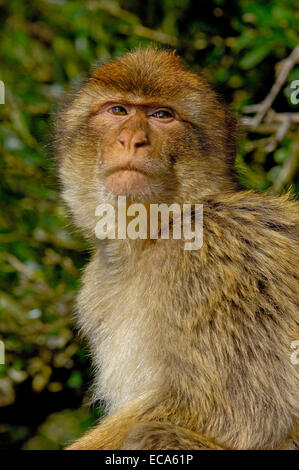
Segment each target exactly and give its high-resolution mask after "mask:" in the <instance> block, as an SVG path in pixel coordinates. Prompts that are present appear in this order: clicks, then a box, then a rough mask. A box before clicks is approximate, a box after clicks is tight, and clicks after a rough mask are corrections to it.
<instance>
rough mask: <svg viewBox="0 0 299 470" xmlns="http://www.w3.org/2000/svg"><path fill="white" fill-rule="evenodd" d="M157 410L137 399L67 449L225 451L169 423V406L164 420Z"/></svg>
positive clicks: (105, 419)
mask: <svg viewBox="0 0 299 470" xmlns="http://www.w3.org/2000/svg"><path fill="white" fill-rule="evenodd" d="M161 405H162V406H161ZM158 408H159V411H158V413H157V409H156V410H155V409H153V407H151V406H150V405H149V403H147V405H146V403H145V402H144V400H134V401H133V402H131V403H130V404H129V405H128V406H126V407H124V408H122V409H121V410H120V411H119V412H117V413H116V414H115V415H113V416H110V417H107V418H104V420H103V421H102V422H101V423H100V424H99V425H98V426H96V427H94V428H93V429H92V430H90V431H88V432H87V433H86V434H85V435H84V436H83V437H81V438H79V439H78V440H77V441H75V442H74V443H73V444H71V445H70V446H68V447H67V450H118V449H123V450H145V449H149V450H162V449H165V450H167V449H181V450H184V449H185V450H191V449H196V450H199V449H202V450H208V449H218V450H223V447H221V446H219V445H217V444H215V443H213V442H210V441H209V440H208V439H207V438H206V437H204V436H202V435H200V434H197V433H196V432H194V431H191V430H189V429H186V428H184V427H182V426H178V425H174V424H172V423H170V422H169V421H168V422H167V418H168V419H169V414H168V413H167V411H166V406H165V410H164V414H165V416H164V417H163V404H160V405H159V407H158Z"/></svg>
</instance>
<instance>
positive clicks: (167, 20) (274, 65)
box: [0, 0, 299, 449]
mask: <svg viewBox="0 0 299 470" xmlns="http://www.w3.org/2000/svg"><path fill="white" fill-rule="evenodd" d="M296 3H297V2H296V1H295V0H270V1H267V0H264V1H262V2H261V1H259V0H239V1H236V0H214V1H205V0H201V1H195V0H159V1H154V0H142V1H138V0H118V1H117V0H115V1H114V0H109V1H108V0H107V1H97V0H87V1H83V0H82V1H81V0H74V1H72V0H69V1H68V0H31V1H30V2H29V1H22V0H7V1H5V0H0V21H1V28H0V80H1V81H2V82H3V84H4V87H5V103H4V104H3V99H2V102H1V100H0V102H1V103H2V104H0V178H1V181H0V192H1V193H0V194H1V199H0V201H1V202H0V204H1V213H0V340H2V342H3V343H4V345H5V364H4V365H0V448H1V449H61V448H62V447H63V445H65V443H66V442H68V441H69V440H71V439H74V438H76V437H77V436H78V435H80V434H81V433H82V432H83V431H84V430H85V429H86V428H88V427H90V426H91V424H92V423H93V422H94V421H95V420H96V419H97V417H99V416H100V415H101V407H100V406H93V407H91V408H89V407H88V406H87V404H88V402H89V393H90V392H89V389H90V384H91V379H92V371H91V367H90V360H89V356H88V350H87V348H86V345H85V344H84V343H82V342H81V341H80V339H79V337H78V334H77V332H76V330H75V328H74V325H73V322H72V305H73V300H74V295H75V292H76V290H77V289H78V287H79V284H80V273H81V270H82V268H83V266H84V265H85V263H86V262H87V260H88V257H89V252H88V247H87V246H86V245H85V244H84V242H83V240H82V238H81V237H80V234H78V233H76V232H75V230H74V229H73V228H72V226H71V225H70V222H69V220H68V218H67V213H66V210H65V208H64V207H63V204H62V203H61V201H60V196H59V186H58V181H57V179H56V171H55V163H54V159H53V156H52V155H51V147H50V142H51V121H52V119H53V113H55V110H56V109H57V106H58V104H59V102H60V101H61V99H62V98H63V96H64V93H65V92H66V91H67V90H69V89H70V88H71V87H74V86H78V84H79V83H80V81H81V80H82V79H83V78H84V77H85V76H86V75H87V74H88V73H89V71H90V68H91V65H92V64H94V63H95V62H97V61H101V62H102V61H107V60H109V59H111V58H114V57H116V56H118V55H120V54H123V53H124V52H125V51H127V50H130V49H131V48H134V47H136V46H145V45H147V44H149V43H156V44H159V45H161V46H162V47H171V48H175V49H176V50H177V51H178V53H179V54H180V55H181V56H182V58H183V61H184V63H185V64H186V65H188V67H190V68H191V69H192V70H193V71H195V72H196V71H200V72H201V73H203V74H204V75H205V77H206V78H207V79H208V80H209V81H210V82H212V83H213V86H214V88H215V89H216V90H217V91H218V92H219V94H220V95H221V96H222V97H223V100H224V101H226V102H227V103H230V104H231V106H232V108H233V109H234V110H235V113H236V114H237V115H238V117H239V120H240V123H241V127H240V129H241V136H240V144H239V152H238V158H237V169H238V171H239V174H240V179H241V181H242V183H243V184H244V185H245V186H246V187H248V188H255V189H256V190H258V191H271V192H274V193H281V192H284V191H287V190H291V191H292V192H294V193H298V191H299V181H298V154H299V148H298V147H299V135H298V123H299V116H298V107H299V105H298V104H297V103H296V101H299V92H298V93H296V88H292V86H296V82H295V81H296V80H299V64H298V56H299V54H298V52H299V51H298V47H297V49H296V46H297V44H298V42H299V41H298V33H299V31H298V24H299V12H298V10H296V6H297V7H298V4H297V5H296ZM297 89H299V82H297ZM0 91H1V89H0ZM3 91H4V88H3V85H2V95H3ZM0 98H1V97H0ZM2 98H3V96H2Z"/></svg>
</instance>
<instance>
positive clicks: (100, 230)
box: [95, 196, 203, 250]
mask: <svg viewBox="0 0 299 470" xmlns="http://www.w3.org/2000/svg"><path fill="white" fill-rule="evenodd" d="M148 209H149V210H148ZM95 215H96V216H97V217H100V220H99V221H98V222H97V224H96V227H95V234H96V237H97V238H98V239H100V240H104V239H107V238H108V239H110V240H114V239H118V240H124V239H126V238H130V239H131V240H136V239H138V238H139V239H142V240H146V239H151V240H155V239H158V238H161V239H164V240H168V239H169V238H171V237H172V238H173V239H175V240H181V239H183V240H184V249H185V250H199V249H200V248H201V247H202V243H203V205H202V204H182V206H181V205H180V204H176V203H174V204H171V205H167V204H165V203H162V204H150V205H149V207H146V206H145V205H144V204H141V203H134V204H130V205H129V206H128V207H127V201H126V196H118V201H117V210H115V207H114V206H113V205H112V204H109V203H102V204H100V205H99V206H97V208H96V211H95ZM128 218H130V219H131V220H130V221H128Z"/></svg>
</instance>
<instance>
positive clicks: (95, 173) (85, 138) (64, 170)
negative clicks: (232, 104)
mask: <svg viewBox="0 0 299 470" xmlns="http://www.w3.org/2000/svg"><path fill="white" fill-rule="evenodd" d="M234 127H235V126H234V119H233V118H232V117H231V115H230V114H229V113H228V112H227V110H226V109H225V108H224V107H223V106H222V105H221V104H220V103H219V102H218V100H217V98H216V96H215V93H214V92H213V91H212V90H211V88H210V87H209V86H208V85H207V84H206V83H205V81H204V80H203V79H202V78H201V77H199V76H198V75H196V74H193V73H191V72H189V71H188V70H187V69H186V68H185V67H184V66H183V65H182V64H181V63H180V61H179V59H178V58H177V57H176V56H175V54H174V53H173V52H169V51H164V50H156V49H153V48H150V49H145V50H137V51H135V52H132V53H128V54H126V55H125V56H123V57H121V58H119V59H117V60H115V61H114V62H112V63H109V64H105V65H103V66H101V67H98V68H96V69H95V70H94V73H93V74H92V76H91V78H90V79H89V80H88V81H87V82H86V83H85V85H84V86H83V87H82V88H81V90H80V91H79V92H77V93H76V94H75V95H73V97H72V98H71V100H70V101H69V103H68V104H66V105H65V106H64V107H63V108H62V110H61V111H60V113H59V116H58V119H57V123H56V150H57V153H58V156H59V165H60V175H61V179H62V182H63V186H64V192H63V195H64V198H65V200H66V202H67V203H68V204H69V206H70V208H71V210H72V212H73V213H74V216H75V219H76V222H77V224H78V225H79V226H82V227H83V228H85V229H92V230H93V228H94V223H95V219H94V212H95V207H96V206H97V205H98V204H99V203H101V202H111V203H113V202H114V201H116V199H117V196H119V195H125V196H126V197H127V198H128V199H129V200H131V201H134V202H143V203H150V202H152V203H162V202H166V203H171V202H179V203H192V202H193V203H195V202H197V203H199V202H200V201H201V198H202V197H203V196H204V195H206V194H207V193H211V192H218V191H223V190H225V189H227V188H228V187H229V186H230V185H231V184H232V183H231V174H232V166H233V163H234V159H235V136H234Z"/></svg>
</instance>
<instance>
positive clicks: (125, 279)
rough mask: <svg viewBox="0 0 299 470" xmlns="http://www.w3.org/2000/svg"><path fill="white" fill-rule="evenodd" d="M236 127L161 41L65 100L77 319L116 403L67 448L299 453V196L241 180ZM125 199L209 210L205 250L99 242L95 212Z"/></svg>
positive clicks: (60, 132)
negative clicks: (76, 235)
mask: <svg viewBox="0 0 299 470" xmlns="http://www.w3.org/2000/svg"><path fill="white" fill-rule="evenodd" d="M236 135H237V125H236V119H235V118H234V116H233V113H232V112H231V111H230V110H229V109H228V107H227V106H226V105H225V104H223V103H222V102H221V100H220V99H219V98H218V96H217V94H216V92H215V91H214V90H213V89H212V87H211V86H210V85H209V84H208V83H207V82H206V81H205V79H204V78H203V77H201V75H200V74H195V73H193V72H191V71H189V70H188V69H187V68H186V67H185V66H184V65H183V64H182V62H181V60H180V58H179V57H178V56H177V55H176V52H174V51H169V50H164V49H159V48H155V47H148V48H144V49H142V48H140V49H136V50H134V51H131V52H127V53H126V54H125V55H123V56H122V57H119V58H117V59H115V60H114V61H112V62H108V63H105V64H103V65H101V66H98V67H96V68H95V69H94V70H93V72H92V74H91V76H90V78H89V79H88V80H87V81H86V82H85V84H84V85H83V86H82V87H81V89H80V90H79V91H77V92H75V93H74V94H73V95H72V96H71V98H70V99H69V100H67V102H66V104H64V105H62V106H61V109H60V111H59V112H58V115H57V119H56V124H55V141H54V142H55V153H56V156H57V161H58V168H59V177H60V180H61V184H62V197H63V199H64V201H65V202H66V204H67V206H68V207H69V209H70V212H71V214H72V216H73V218H74V222H75V224H76V225H77V226H78V227H79V228H80V229H81V230H82V232H83V234H84V235H85V236H86V239H87V240H88V241H89V243H90V246H91V247H92V255H91V260H90V261H89V263H88V264H87V266H86V269H85V271H84V274H83V278H82V287H81V289H80V291H79V294H78V297H77V303H76V309H75V310H76V312H75V316H76V321H77V324H78V327H79V329H80V331H81V332H82V334H83V335H84V336H85V337H86V338H87V339H88V342H89V347H90V351H91V354H92V357H93V363H94V368H95V382H94V396H95V400H101V401H103V402H104V403H105V406H106V416H105V417H104V418H103V419H102V420H101V421H100V422H99V424H97V425H96V426H95V427H94V428H92V429H91V430H89V431H88V432H87V433H86V434H85V435H83V436H82V437H80V438H79V439H78V440H76V441H75V442H74V443H72V444H70V445H69V446H68V447H67V449H71V450H84V449H91V450H93V449H97V450H117V449H126V450H143V449H148V450H160V449H163V450H168V449H175V450H183V449H187V450H211V449H217V450H229V449H232V450H234V449H249V450H252V449H296V448H297V447H298V442H299V439H298V416H299V403H298V390H299V375H298V369H296V364H294V361H292V360H291V353H292V344H294V343H293V342H294V341H295V342H296V340H298V339H299V317H298V266H299V263H298V226H299V215H298V206H297V203H296V201H295V200H294V197H293V196H292V195H290V194H285V195H280V196H277V195H271V194H267V193H265V194H259V193H258V192H256V191H255V190H253V189H245V188H242V187H241V186H240V184H239V183H238V180H237V178H236V175H235V171H234V163H235V158H236ZM120 196H125V197H126V201H127V204H132V203H136V202H137V203H142V204H143V205H144V207H146V208H147V209H148V207H149V206H150V205H151V204H160V203H166V204H172V203H176V204H178V205H179V206H180V207H181V206H182V205H183V204H185V203H188V204H191V205H195V204H201V205H202V208H203V241H202V246H201V248H200V249H197V250H185V249H184V239H183V238H184V237H182V239H175V238H174V237H171V236H170V237H169V238H168V239H162V237H157V238H155V239H149V238H137V239H129V238H128V237H127V238H125V237H124V238H118V237H116V238H115V239H109V238H106V239H101V240H100V239H98V238H97V237H96V236H95V224H96V220H97V218H96V216H95V210H96V207H97V206H98V205H99V204H100V203H109V204H111V205H112V206H113V207H116V202H117V200H118V198H119V197H120ZM192 207H193V206H192ZM192 214H193V215H192V217H194V213H193V212H192ZM192 220H193V219H192ZM127 222H128V220H126V221H125V223H126V224H127ZM170 223H171V221H170ZM295 362H296V361H295Z"/></svg>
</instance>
